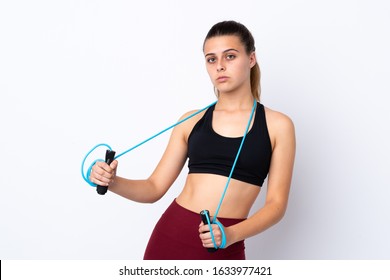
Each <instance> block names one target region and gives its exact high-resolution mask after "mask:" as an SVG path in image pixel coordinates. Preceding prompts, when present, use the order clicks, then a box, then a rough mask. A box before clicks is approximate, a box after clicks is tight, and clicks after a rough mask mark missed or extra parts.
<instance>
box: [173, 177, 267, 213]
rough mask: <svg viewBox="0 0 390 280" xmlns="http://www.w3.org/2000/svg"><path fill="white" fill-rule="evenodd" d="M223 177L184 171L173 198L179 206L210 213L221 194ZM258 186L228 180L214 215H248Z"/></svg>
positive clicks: (216, 204) (258, 188)
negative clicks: (183, 176) (183, 183)
mask: <svg viewBox="0 0 390 280" xmlns="http://www.w3.org/2000/svg"><path fill="white" fill-rule="evenodd" d="M226 182H227V177H225V176H221V175H214V174H203V173H191V174H188V176H187V180H186V182H185V185H184V188H183V191H182V192H181V193H180V195H179V196H178V197H177V198H176V202H177V203H178V204H179V205H181V206H182V207H184V208H186V209H188V210H191V211H193V212H197V213H199V212H200V211H202V210H209V211H210V215H211V216H213V215H214V213H215V211H216V209H217V207H218V203H219V201H220V199H221V196H222V194H223V191H224V188H225V185H226ZM260 189H261V188H260V187H258V186H256V185H252V184H248V183H245V182H241V181H238V180H235V179H231V180H230V183H229V186H228V189H227V191H226V194H225V197H224V200H223V202H222V206H221V208H220V210H219V213H218V217H222V218H235V219H243V218H246V217H248V215H249V211H250V209H251V207H252V205H253V203H254V202H255V200H256V198H257V196H258V194H259V193H260Z"/></svg>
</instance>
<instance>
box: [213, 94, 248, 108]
mask: <svg viewBox="0 0 390 280" xmlns="http://www.w3.org/2000/svg"><path fill="white" fill-rule="evenodd" d="M253 102H254V99H253V96H252V94H251V93H250V92H249V94H248V93H246V94H241V95H239V94H230V93H226V94H224V93H220V94H219V98H218V102H217V105H216V109H220V110H222V109H223V110H229V111H236V110H250V109H251V108H252V106H253Z"/></svg>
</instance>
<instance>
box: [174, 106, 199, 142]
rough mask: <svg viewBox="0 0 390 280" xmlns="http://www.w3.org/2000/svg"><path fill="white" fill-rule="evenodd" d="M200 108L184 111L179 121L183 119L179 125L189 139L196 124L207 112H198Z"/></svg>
mask: <svg viewBox="0 0 390 280" xmlns="http://www.w3.org/2000/svg"><path fill="white" fill-rule="evenodd" d="M198 111H199V110H191V111H188V112H186V113H184V114H183V115H182V116H181V117H180V119H179V121H183V123H181V124H180V125H179V126H178V129H179V130H180V131H181V133H183V135H184V137H185V138H186V139H188V136H189V135H190V133H191V131H192V129H193V128H194V126H195V124H196V123H197V122H198V121H199V120H200V119H201V118H202V117H203V115H204V114H205V111H202V112H200V113H198V114H196V113H197V112H198Z"/></svg>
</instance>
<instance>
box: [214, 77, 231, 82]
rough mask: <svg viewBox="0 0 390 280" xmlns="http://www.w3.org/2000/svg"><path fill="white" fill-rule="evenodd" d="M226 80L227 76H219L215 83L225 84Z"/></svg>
mask: <svg viewBox="0 0 390 280" xmlns="http://www.w3.org/2000/svg"><path fill="white" fill-rule="evenodd" d="M228 79H229V77H228V76H220V77H218V78H217V82H220V83H222V82H226V81H227V80H228Z"/></svg>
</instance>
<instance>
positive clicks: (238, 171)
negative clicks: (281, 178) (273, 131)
mask: <svg viewBox="0 0 390 280" xmlns="http://www.w3.org/2000/svg"><path fill="white" fill-rule="evenodd" d="M214 108H215V105H213V106H211V107H210V108H209V109H207V111H206V112H205V114H204V115H203V117H202V118H201V119H200V120H199V121H198V122H197V123H196V124H195V126H194V128H193V129H192V131H191V133H190V135H189V137H188V158H189V161H188V168H189V173H211V174H217V175H223V176H226V177H228V176H229V174H230V171H231V168H232V165H233V162H234V159H235V157H236V154H237V151H238V148H239V146H240V143H241V140H242V137H234V138H233V137H225V136H222V135H219V134H218V133H216V132H215V131H214V130H213V128H212V118H213V111H214ZM271 155H272V145H271V140H270V137H269V134H268V129H267V123H266V119H265V111H264V106H263V105H262V104H260V103H257V107H256V114H255V119H254V122H253V125H252V128H251V129H250V130H249V131H248V134H247V135H246V138H245V142H244V145H243V147H242V150H241V153H240V155H239V158H238V161H237V164H236V167H235V169H234V172H233V175H232V178H234V179H237V180H239V181H243V182H246V183H250V184H253V185H257V186H259V187H261V186H262V185H263V182H264V180H265V178H266V177H267V175H268V172H269V167H270V162H271Z"/></svg>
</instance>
